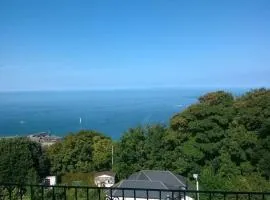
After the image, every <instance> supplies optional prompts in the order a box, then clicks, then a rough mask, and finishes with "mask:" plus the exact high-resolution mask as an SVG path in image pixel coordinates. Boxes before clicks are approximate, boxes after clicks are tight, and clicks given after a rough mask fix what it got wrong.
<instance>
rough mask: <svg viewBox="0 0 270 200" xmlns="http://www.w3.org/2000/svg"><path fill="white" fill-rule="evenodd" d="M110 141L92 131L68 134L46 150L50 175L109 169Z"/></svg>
mask: <svg viewBox="0 0 270 200" xmlns="http://www.w3.org/2000/svg"><path fill="white" fill-rule="evenodd" d="M111 147H112V140H111V139H110V138H108V137H105V136H104V135H101V134H99V133H97V132H94V131H80V132H79V133H77V134H70V135H68V136H66V137H65V138H64V140H63V141H62V142H60V143H56V144H54V145H52V146H51V147H50V148H48V150H47V156H48V158H49V160H50V164H51V173H52V174H57V175H62V174H64V173H67V172H92V171H99V170H108V169H110V168H111Z"/></svg>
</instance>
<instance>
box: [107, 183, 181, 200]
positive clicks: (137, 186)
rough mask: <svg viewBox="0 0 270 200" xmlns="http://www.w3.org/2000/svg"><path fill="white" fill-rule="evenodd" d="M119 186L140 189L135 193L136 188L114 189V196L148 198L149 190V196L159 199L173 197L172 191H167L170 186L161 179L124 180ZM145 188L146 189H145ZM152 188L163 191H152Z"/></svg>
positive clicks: (176, 193)
mask: <svg viewBox="0 0 270 200" xmlns="http://www.w3.org/2000/svg"><path fill="white" fill-rule="evenodd" d="M117 187H119V188H134V189H140V190H136V191H135V194H134V190H122V189H119V190H117V189H113V190H112V196H113V197H122V196H124V197H131V198H134V196H135V197H136V198H147V190H149V191H148V198H152V199H159V198H160V197H161V198H165V197H172V192H169V191H166V190H167V189H168V188H167V186H166V185H164V184H163V183H162V182H161V181H145V180H123V181H121V182H120V183H119V184H118V186H117ZM144 189H145V190H144ZM151 189H159V190H163V191H151ZM177 196H179V192H175V193H174V197H177Z"/></svg>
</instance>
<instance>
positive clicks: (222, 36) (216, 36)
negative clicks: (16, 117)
mask: <svg viewBox="0 0 270 200" xmlns="http://www.w3.org/2000/svg"><path fill="white" fill-rule="evenodd" d="M269 86H270V1H269V0H218V1H217V0H87V1H83V0H78V1H75V0H72V1H71V0H38V1H37V0H31V1H30V0H0V91H17V90H19V91H21V90H84V89H104V88H105V89H106V88H155V87H269Z"/></svg>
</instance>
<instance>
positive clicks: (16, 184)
mask: <svg viewBox="0 0 270 200" xmlns="http://www.w3.org/2000/svg"><path fill="white" fill-rule="evenodd" d="M0 186H10V187H12V186H13V187H44V188H66V189H74V188H77V189H90V190H136V191H153V192H154V191H157V192H185V193H201V194H203V193H205V194H208V193H212V194H239V195H245V194H251V195H259V194H265V195H270V191H263V192H253V191H222V190H199V191H197V190H182V189H173V190H172V189H150V188H149V189H148V188H126V187H125V188H122V187H93V186H72V185H55V186H46V185H38V184H19V183H0Z"/></svg>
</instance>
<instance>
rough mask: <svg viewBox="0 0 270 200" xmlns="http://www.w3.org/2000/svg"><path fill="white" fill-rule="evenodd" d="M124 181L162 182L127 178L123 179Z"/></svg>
mask: <svg viewBox="0 0 270 200" xmlns="http://www.w3.org/2000/svg"><path fill="white" fill-rule="evenodd" d="M122 181H141V182H142V181H144V182H152V183H157V182H162V181H149V180H128V179H125V180H122Z"/></svg>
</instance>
